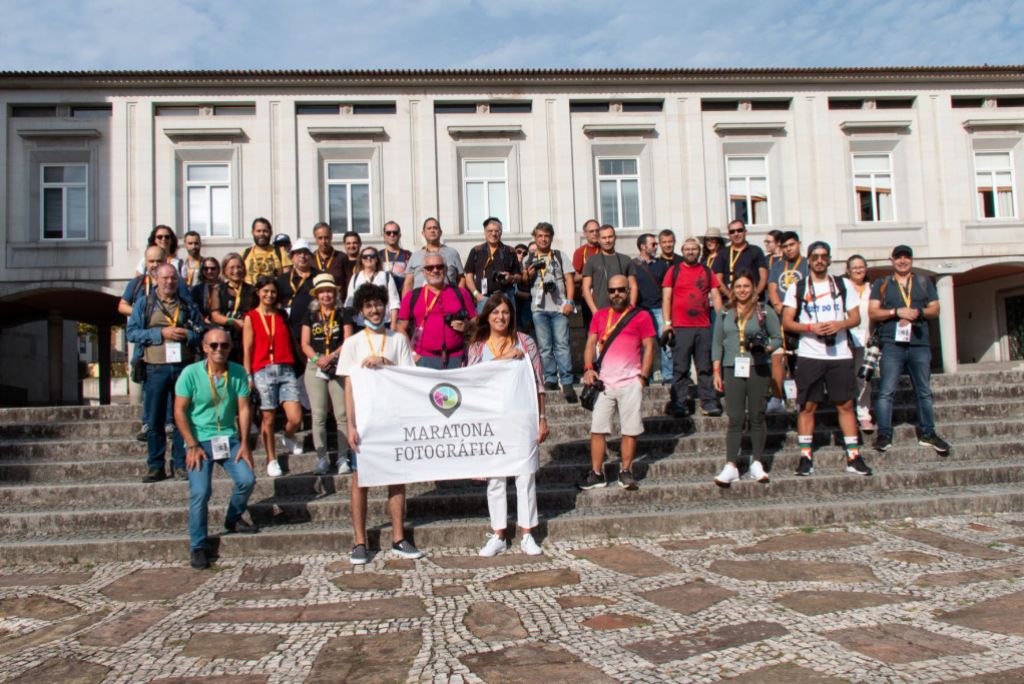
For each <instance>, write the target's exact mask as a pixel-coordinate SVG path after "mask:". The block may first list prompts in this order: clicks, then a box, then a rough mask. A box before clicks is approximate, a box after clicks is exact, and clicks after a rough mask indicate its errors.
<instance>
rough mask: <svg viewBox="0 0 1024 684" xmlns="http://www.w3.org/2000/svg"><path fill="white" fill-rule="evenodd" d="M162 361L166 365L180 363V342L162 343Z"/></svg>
mask: <svg viewBox="0 0 1024 684" xmlns="http://www.w3.org/2000/svg"><path fill="white" fill-rule="evenodd" d="M164 360H165V361H167V363H181V342H164Z"/></svg>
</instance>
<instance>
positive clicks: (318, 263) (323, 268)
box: [316, 250, 338, 271]
mask: <svg viewBox="0 0 1024 684" xmlns="http://www.w3.org/2000/svg"><path fill="white" fill-rule="evenodd" d="M337 255H338V251H337V250H335V251H334V252H332V253H331V256H330V258H329V259H328V260H327V263H326V264H325V263H324V261H323V259H321V258H320V252H319V251H318V252H317V253H316V266H317V268H319V269H320V270H321V271H326V270H327V269H329V268H330V267H331V262H332V261H334V257H336V256H337Z"/></svg>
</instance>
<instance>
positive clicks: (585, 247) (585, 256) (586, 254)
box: [583, 245, 601, 265]
mask: <svg viewBox="0 0 1024 684" xmlns="http://www.w3.org/2000/svg"><path fill="white" fill-rule="evenodd" d="M591 249H593V250H594V251H593V252H591V251H590V250H591ZM600 251H601V248H600V247H592V246H591V245H583V263H584V265H586V263H587V259H589V258H590V257H592V256H594V255H595V254H597V253H598V252H600Z"/></svg>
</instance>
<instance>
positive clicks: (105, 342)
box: [96, 323, 111, 406]
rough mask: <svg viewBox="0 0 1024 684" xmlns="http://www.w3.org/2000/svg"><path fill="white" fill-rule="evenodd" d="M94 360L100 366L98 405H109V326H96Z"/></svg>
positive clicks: (105, 324) (104, 324)
mask: <svg viewBox="0 0 1024 684" xmlns="http://www.w3.org/2000/svg"><path fill="white" fill-rule="evenodd" d="M96 354H97V357H96V360H97V361H98V362H99V366H100V378H99V384H100V404H101V405H103V406H106V405H107V404H109V403H110V370H111V369H110V324H109V323H100V324H99V325H97V326H96Z"/></svg>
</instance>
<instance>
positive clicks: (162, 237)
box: [153, 233, 174, 240]
mask: <svg viewBox="0 0 1024 684" xmlns="http://www.w3.org/2000/svg"><path fill="white" fill-rule="evenodd" d="M172 237H174V236H173V235H171V234H170V233H160V234H159V235H154V236H153V239H154V240H170V239H171V238H172Z"/></svg>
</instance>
